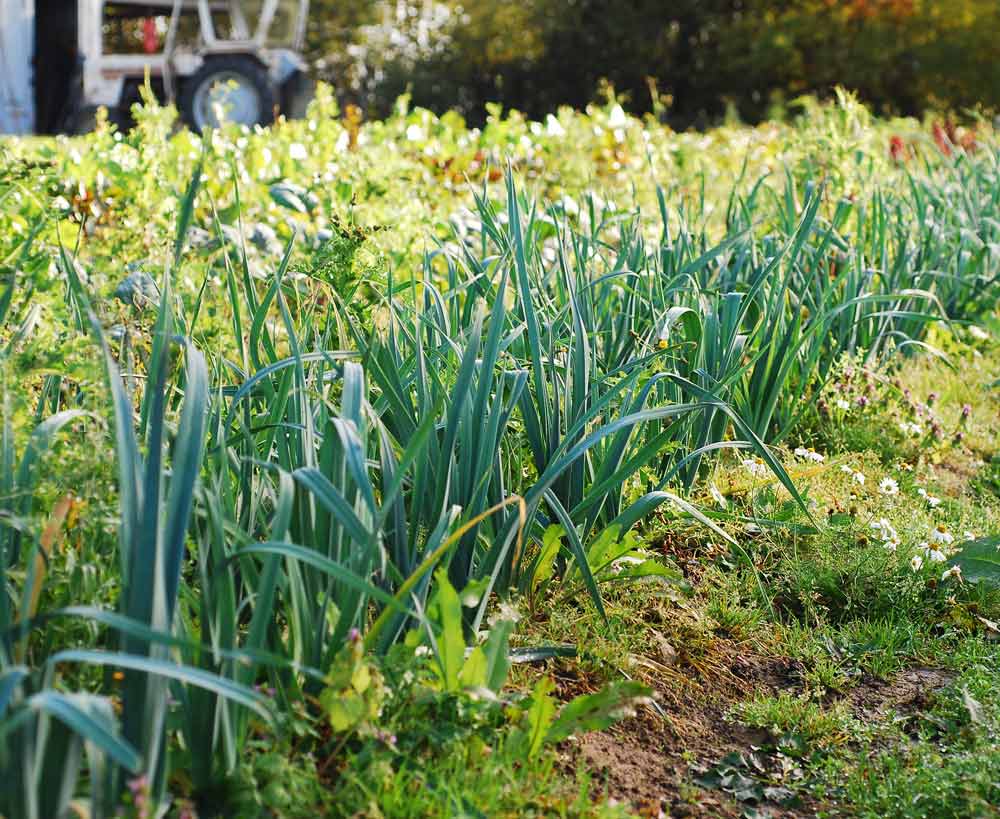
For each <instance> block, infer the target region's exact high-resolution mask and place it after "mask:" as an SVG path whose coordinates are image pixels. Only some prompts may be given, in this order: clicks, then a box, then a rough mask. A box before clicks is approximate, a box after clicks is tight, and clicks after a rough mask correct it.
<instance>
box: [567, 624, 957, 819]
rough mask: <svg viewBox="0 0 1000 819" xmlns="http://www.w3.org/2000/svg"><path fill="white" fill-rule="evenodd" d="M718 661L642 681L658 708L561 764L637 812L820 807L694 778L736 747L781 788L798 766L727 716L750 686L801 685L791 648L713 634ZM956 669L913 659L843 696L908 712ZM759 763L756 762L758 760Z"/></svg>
mask: <svg viewBox="0 0 1000 819" xmlns="http://www.w3.org/2000/svg"><path fill="white" fill-rule="evenodd" d="M719 644H720V645H719V648H720V651H719V652H718V653H717V656H715V657H713V660H714V662H713V663H712V665H713V667H714V668H716V669H717V671H715V672H714V673H711V674H709V675H702V674H700V673H699V672H697V671H695V670H694V669H673V668H672V669H669V671H668V672H667V673H665V674H661V675H659V676H658V677H654V678H652V679H649V678H646V680H645V681H646V682H647V683H648V684H650V685H652V686H653V687H654V688H655V690H656V692H657V704H658V706H659V708H660V710H661V711H662V712H663V713H662V715H659V714H656V713H654V711H653V710H652V709H648V710H647V711H645V712H644V713H642V714H640V715H639V716H637V717H635V718H633V719H629V720H626V721H623V722H621V723H619V724H618V725H616V726H615V727H614V728H612V729H610V730H608V731H605V732H600V733H591V734H587V735H585V736H582V737H580V738H578V740H577V741H576V742H574V743H571V744H568V745H567V746H566V749H565V751H564V753H565V761H566V764H567V766H571V767H576V766H579V765H582V766H583V767H584V768H585V769H586V770H588V771H590V772H591V774H592V776H593V777H594V781H595V783H596V784H598V785H599V786H602V787H603V789H604V791H605V793H606V794H607V796H608V797H610V798H612V799H616V800H619V801H622V802H625V803H628V804H629V805H630V806H631V808H632V809H634V810H635V811H636V812H637V813H638V814H639V815H640V816H650V817H660V816H664V817H665V816H677V817H682V816H684V817H741V816H743V815H745V813H744V812H745V811H746V810H747V809H748V808H752V809H754V810H756V811H757V815H759V816H771V817H775V818H776V819H777V818H779V817H788V818H789V819H791V818H792V817H808V816H815V815H816V813H817V810H818V809H820V808H821V807H823V806H822V805H820V804H819V803H815V802H812V801H810V800H809V799H808V798H806V799H803V798H800V799H799V800H798V801H796V802H794V803H792V804H793V805H794V806H789V804H788V803H785V802H781V803H779V802H774V801H771V800H768V799H766V798H765V799H762V800H760V801H757V802H752V803H747V802H745V801H739V800H737V799H735V798H733V797H732V795H730V794H728V793H726V792H724V791H722V790H716V789H708V788H704V787H701V786H699V785H698V784H696V781H695V780H696V779H697V778H698V777H699V775H702V774H704V773H705V772H707V771H711V770H713V769H715V768H717V766H719V763H720V761H722V760H724V759H726V758H732V757H730V755H733V754H738V755H741V757H742V758H743V759H748V760H750V764H748V765H747V768H746V770H747V773H748V775H749V776H751V777H752V778H753V777H756V778H757V780H758V781H759V782H768V781H769V782H770V784H771V785H772V786H775V787H777V788H779V789H780V788H781V787H783V785H784V784H794V782H793V780H794V772H792V771H789V770H786V769H784V768H783V765H784V764H787V762H788V760H787V757H786V758H784V759H781V758H779V757H777V756H770V755H768V754H767V753H761V752H758V749H761V748H764V747H767V746H769V745H770V744H771V743H772V741H773V737H770V736H769V735H768V732H767V731H763V730H755V729H750V728H748V727H746V726H744V725H742V724H740V723H739V722H737V721H735V720H733V719H730V717H729V716H728V715H729V713H730V712H731V710H732V708H733V706H735V705H736V704H737V703H739V702H742V701H745V700H746V699H748V698H750V697H752V696H753V695H755V694H764V695H768V694H769V695H775V694H778V693H780V692H792V693H796V692H798V691H799V690H801V676H800V673H799V672H800V667H799V664H798V663H797V662H795V661H794V660H790V659H788V658H782V657H768V656H761V655H758V654H754V653H748V652H747V650H746V648H745V647H737V646H735V645H733V644H730V643H726V641H722V640H720V641H719ZM953 677H954V675H953V674H952V673H950V672H946V671H942V670H939V669H933V668H913V669H908V670H905V671H902V672H900V673H899V674H896V675H895V676H893V677H892V678H891V679H889V680H880V679H878V678H875V677H871V676H867V677H864V678H862V679H861V680H860V681H859V682H858V684H857V685H856V686H855V687H854V688H852V689H851V690H849V691H848V692H846V693H845V694H844V695H842V696H841V699H843V700H846V702H847V703H848V706H849V708H850V709H851V711H852V713H853V714H854V715H855V716H856V717H857V718H858V719H860V720H864V721H865V722H868V723H871V722H884V721H886V720H890V719H892V720H899V719H904V720H905V719H909V718H911V717H913V716H915V715H916V714H918V713H919V712H920V711H922V710H924V709H925V708H926V707H927V706H928V705H929V703H930V700H931V698H932V697H933V695H934V693H935V692H936V691H938V690H940V689H941V688H943V687H944V686H945V685H947V684H948V683H949V682H950V681H951V680H952V679H953ZM754 766H757V767H754Z"/></svg>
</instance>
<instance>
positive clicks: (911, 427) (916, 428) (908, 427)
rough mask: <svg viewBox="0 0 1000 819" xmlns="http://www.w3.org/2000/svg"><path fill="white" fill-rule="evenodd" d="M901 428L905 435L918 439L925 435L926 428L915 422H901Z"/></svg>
mask: <svg viewBox="0 0 1000 819" xmlns="http://www.w3.org/2000/svg"><path fill="white" fill-rule="evenodd" d="M899 428H900V429H901V430H902V431H903V433H904V434H905V435H910V436H912V437H914V438H917V437H919V436H921V435H923V433H924V428H923V427H922V426H920V424H917V423H915V422H913V421H900V422H899Z"/></svg>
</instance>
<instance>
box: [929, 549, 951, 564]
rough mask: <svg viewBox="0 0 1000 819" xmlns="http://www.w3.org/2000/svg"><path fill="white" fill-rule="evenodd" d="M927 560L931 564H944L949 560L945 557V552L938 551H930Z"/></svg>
mask: <svg viewBox="0 0 1000 819" xmlns="http://www.w3.org/2000/svg"><path fill="white" fill-rule="evenodd" d="M927 559H928V560H929V561H930V562H931V563H944V562H945V561H946V560H947V559H948V558H947V557H946V556H945V553H944V552H942V551H939V550H938V549H928V550H927Z"/></svg>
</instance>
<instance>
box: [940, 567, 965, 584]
mask: <svg viewBox="0 0 1000 819" xmlns="http://www.w3.org/2000/svg"><path fill="white" fill-rule="evenodd" d="M949 577H954V578H955V579H956V580H961V579H962V567H961V566H952V567H951V568H950V569H945V570H944V572H943V573H942V575H941V582H944V581H945V580H947V579H948V578H949Z"/></svg>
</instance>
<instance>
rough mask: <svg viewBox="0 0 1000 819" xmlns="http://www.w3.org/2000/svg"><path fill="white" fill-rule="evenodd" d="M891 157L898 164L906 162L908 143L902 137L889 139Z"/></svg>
mask: <svg viewBox="0 0 1000 819" xmlns="http://www.w3.org/2000/svg"><path fill="white" fill-rule="evenodd" d="M889 156H890V157H892V161H893V162H896V163H902V162H906V143H905V142H903V138H902V137H900V136H895V135H893V136H891V137H889Z"/></svg>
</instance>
